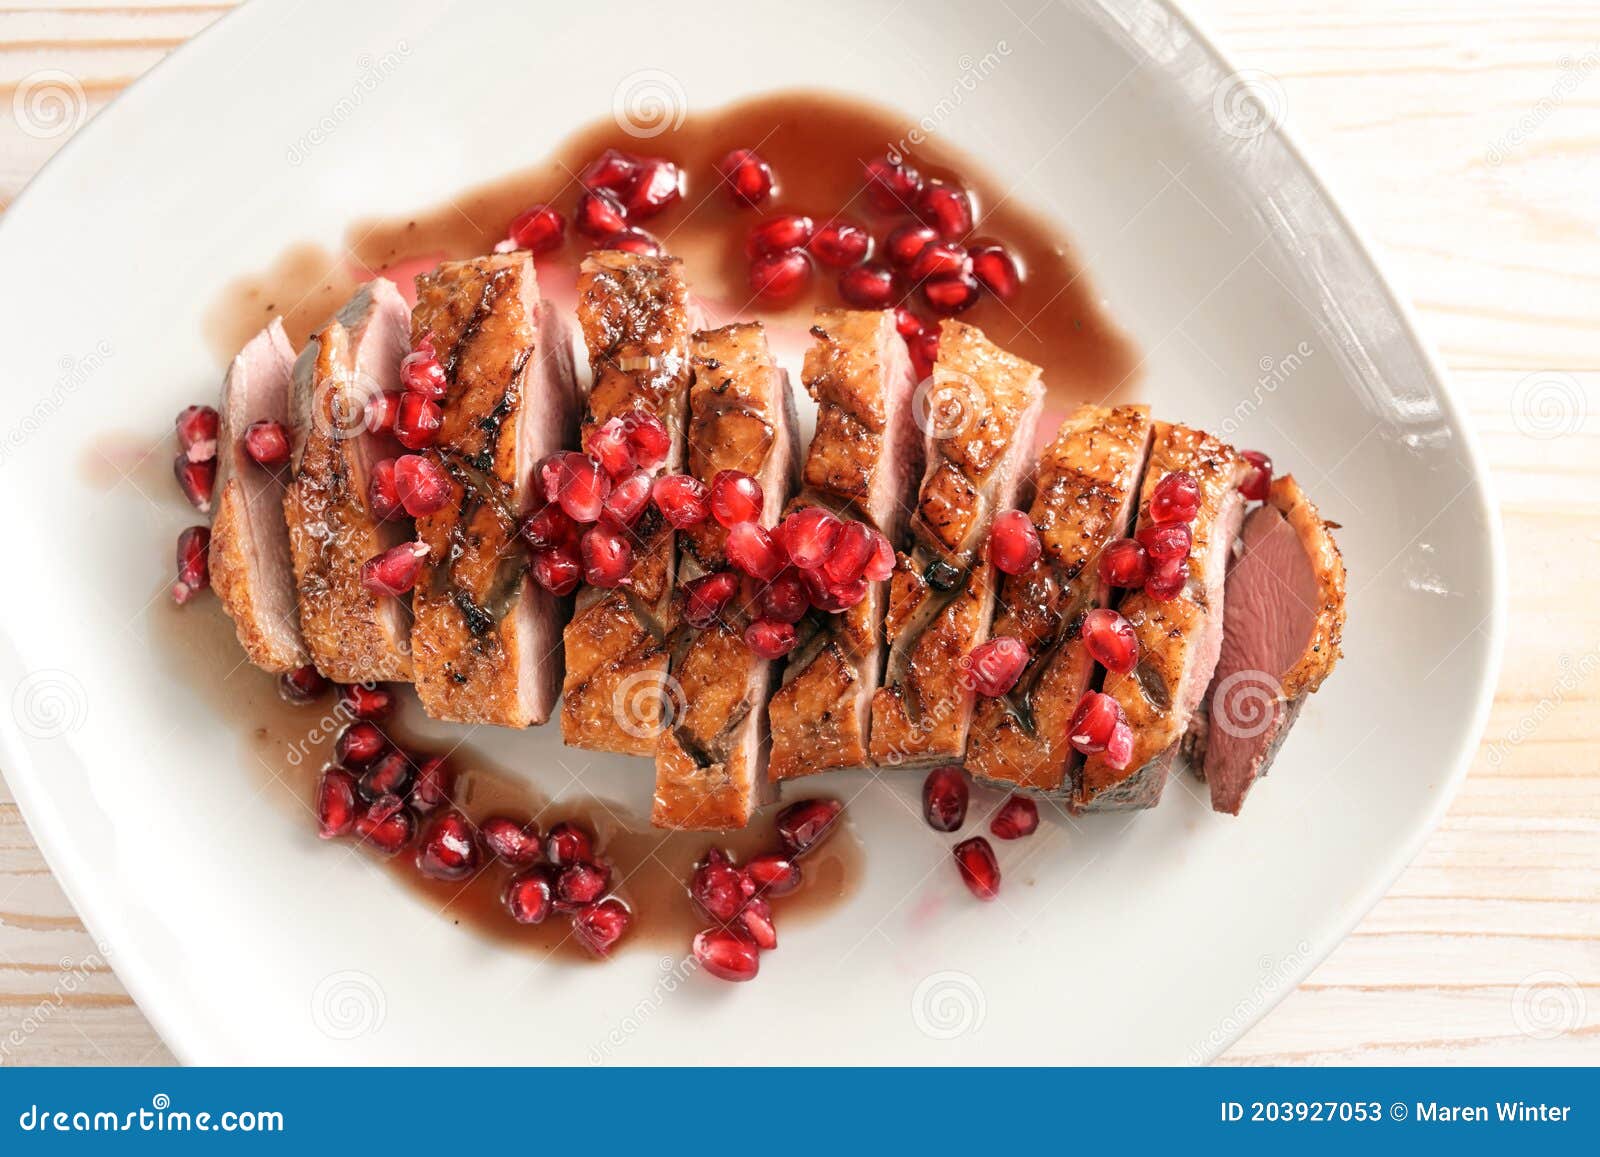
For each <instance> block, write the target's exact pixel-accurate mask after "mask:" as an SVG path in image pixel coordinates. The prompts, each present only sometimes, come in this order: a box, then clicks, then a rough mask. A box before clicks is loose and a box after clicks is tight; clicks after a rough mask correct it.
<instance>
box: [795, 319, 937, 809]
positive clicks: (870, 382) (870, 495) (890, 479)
mask: <svg viewBox="0 0 1600 1157" xmlns="http://www.w3.org/2000/svg"><path fill="white" fill-rule="evenodd" d="M811 334H812V336H813V337H814V338H815V339H816V342H815V343H814V344H813V345H812V346H811V348H810V349H809V350H807V351H806V357H805V365H804V367H803V368H802V372H801V378H802V381H803V382H804V384H805V387H806V389H807V391H809V392H810V394H811V396H812V397H813V398H814V399H816V402H817V428H816V433H815V434H814V435H813V436H812V439H811V446H810V449H809V450H807V452H806V459H805V465H804V468H803V470H802V472H801V491H800V494H799V496H798V497H796V498H795V500H794V501H793V502H791V503H790V504H789V512H793V511H796V510H800V509H802V508H804V507H808V506H821V507H825V508H826V509H828V510H829V511H831V512H832V513H834V514H836V515H838V516H839V517H840V518H852V519H859V520H861V521H863V522H866V523H868V524H870V525H871V526H873V527H874V528H876V529H877V530H879V531H881V532H882V533H883V534H885V535H887V536H888V538H889V541H890V542H899V541H900V539H901V537H902V536H903V535H904V533H905V526H906V518H907V509H908V508H907V497H908V496H909V495H910V493H911V488H912V484H913V480H914V479H915V478H916V477H917V475H918V472H919V471H920V470H921V468H922V435H921V432H920V431H919V430H918V428H917V423H916V419H915V413H914V407H913V404H912V402H913V394H914V392H915V388H916V378H915V375H914V374H913V372H912V369H911V357H910V354H909V353H908V352H907V350H906V344H905V340H904V339H903V338H902V337H901V336H900V334H899V332H898V331H897V330H896V329H895V324H894V314H893V313H892V312H890V311H887V310H871V311H868V310H844V309H823V310H818V311H817V313H816V316H815V318H814V319H813V324H812V326H811ZM888 586H889V584H888V581H887V580H884V581H881V582H869V583H868V584H867V592H866V596H865V597H864V598H863V599H862V600H861V601H860V602H858V603H856V604H855V605H854V606H852V607H850V608H848V609H846V610H844V611H841V612H839V613H837V614H821V613H818V612H813V613H811V614H809V615H808V616H807V617H806V618H805V619H804V620H803V621H802V622H801V639H800V643H799V645H798V646H797V647H796V648H795V650H794V651H792V652H791V653H790V655H789V657H788V662H787V663H786V665H785V667H784V673H783V685H782V686H781V687H780V688H779V689H778V692H777V694H775V695H774V696H773V697H772V702H771V703H770V704H769V705H768V709H767V715H768V719H769V720H770V723H771V728H772V757H771V763H770V765H769V771H770V774H771V776H772V778H773V779H774V780H781V779H792V778H794V777H796V776H802V775H810V774H812V773H814V772H819V771H829V770H834V769H839V768H851V767H864V766H866V765H867V763H868V762H869V758H870V755H869V750H868V735H869V724H870V720H871V710H872V693H873V692H874V691H875V690H877V688H878V684H879V681H880V680H881V679H882V677H883V667H884V655H885V652H886V649H887V648H886V647H885V645H884V642H883V637H882V628H883V615H884V607H885V604H886V601H887V594H888Z"/></svg>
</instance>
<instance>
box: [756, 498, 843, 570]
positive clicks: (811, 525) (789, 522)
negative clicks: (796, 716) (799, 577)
mask: <svg viewBox="0 0 1600 1157" xmlns="http://www.w3.org/2000/svg"><path fill="white" fill-rule="evenodd" d="M843 529H844V524H843V523H841V522H840V521H839V519H838V518H837V517H835V516H834V515H833V514H831V513H829V512H828V511H827V510H825V509H824V508H822V507H820V506H805V507H802V508H801V509H799V510H797V511H795V512H794V513H793V514H791V515H789V516H788V517H787V518H785V519H784V520H783V521H782V522H781V523H779V524H778V526H777V529H776V530H775V531H774V532H773V533H774V535H775V536H776V537H777V539H778V541H779V543H780V544H781V545H782V546H783V549H784V550H785V551H787V552H788V555H789V557H790V558H791V559H792V560H794V565H795V566H797V567H800V568H801V569H802V570H814V569H815V568H817V567H819V566H821V565H822V564H823V562H824V561H826V560H827V558H828V556H829V554H831V553H832V552H833V547H834V543H836V542H837V541H838V540H839V532H840V531H841V530H843Z"/></svg>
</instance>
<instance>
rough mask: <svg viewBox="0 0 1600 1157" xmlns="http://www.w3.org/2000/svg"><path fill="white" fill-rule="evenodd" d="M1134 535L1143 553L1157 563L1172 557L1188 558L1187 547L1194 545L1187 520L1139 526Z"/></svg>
mask: <svg viewBox="0 0 1600 1157" xmlns="http://www.w3.org/2000/svg"><path fill="white" fill-rule="evenodd" d="M1135 537H1136V538H1137V539H1138V540H1139V545H1140V546H1142V547H1144V552H1145V554H1147V555H1149V556H1150V558H1151V559H1152V560H1154V561H1155V563H1157V564H1158V565H1159V564H1160V563H1164V562H1171V561H1172V560H1173V559H1180V558H1188V557H1189V548H1190V547H1192V546H1193V545H1194V532H1193V531H1191V530H1190V529H1189V524H1188V523H1187V522H1158V523H1156V524H1154V525H1153V526H1145V527H1141V528H1140V530H1139V533H1138V534H1137V535H1136V536H1135Z"/></svg>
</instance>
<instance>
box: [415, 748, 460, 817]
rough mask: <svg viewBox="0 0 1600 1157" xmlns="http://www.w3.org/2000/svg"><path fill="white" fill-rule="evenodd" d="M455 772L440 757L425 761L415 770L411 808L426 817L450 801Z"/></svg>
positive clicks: (442, 757)
mask: <svg viewBox="0 0 1600 1157" xmlns="http://www.w3.org/2000/svg"><path fill="white" fill-rule="evenodd" d="M455 785H456V777H455V772H453V771H451V770H450V764H449V762H448V761H447V760H446V759H445V757H444V756H442V755H435V756H433V757H432V758H431V759H425V760H423V762H422V766H421V767H419V768H417V781H416V784H415V785H414V786H413V787H412V789H411V807H412V809H413V810H414V811H419V812H421V813H423V814H424V815H426V814H427V813H429V812H431V811H433V810H434V809H435V808H437V807H438V806H439V805H440V804H443V803H447V802H449V800H450V793H451V792H452V791H453V790H454V789H455Z"/></svg>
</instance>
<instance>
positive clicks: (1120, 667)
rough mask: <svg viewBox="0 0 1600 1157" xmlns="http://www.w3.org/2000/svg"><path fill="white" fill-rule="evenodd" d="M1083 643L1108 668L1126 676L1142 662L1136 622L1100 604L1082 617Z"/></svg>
mask: <svg viewBox="0 0 1600 1157" xmlns="http://www.w3.org/2000/svg"><path fill="white" fill-rule="evenodd" d="M1080 637H1081V638H1082V639H1083V645H1084V647H1085V648H1086V649H1087V650H1088V652H1089V654H1091V655H1093V656H1094V658H1095V660H1096V661H1097V662H1099V663H1100V664H1101V665H1102V666H1104V667H1105V669H1106V670H1108V671H1115V672H1117V674H1119V675H1127V674H1129V673H1130V672H1132V670H1133V669H1134V668H1135V667H1137V666H1138V665H1139V639H1138V636H1137V635H1135V634H1134V633H1133V624H1132V623H1130V622H1128V620H1127V619H1125V618H1123V617H1122V616H1121V615H1119V614H1118V613H1117V612H1116V611H1113V610H1109V609H1107V608H1105V607H1097V608H1095V609H1094V610H1092V611H1090V612H1089V613H1088V614H1086V615H1084V616H1083V627H1082V628H1081V631H1080Z"/></svg>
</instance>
